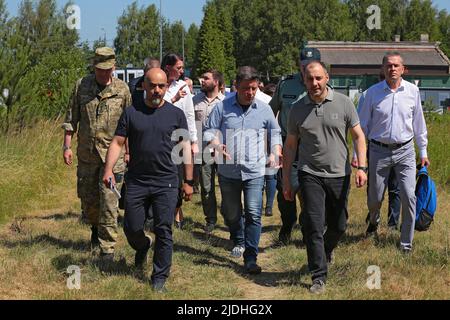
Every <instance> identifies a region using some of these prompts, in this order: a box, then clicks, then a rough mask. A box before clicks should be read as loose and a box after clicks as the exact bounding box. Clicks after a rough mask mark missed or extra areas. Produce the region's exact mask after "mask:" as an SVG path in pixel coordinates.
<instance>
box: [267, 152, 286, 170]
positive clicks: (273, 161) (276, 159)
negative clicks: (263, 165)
mask: <svg viewBox="0 0 450 320" xmlns="http://www.w3.org/2000/svg"><path fill="white" fill-rule="evenodd" d="M268 164H269V167H270V168H273V169H280V168H282V167H283V155H282V154H281V153H280V154H278V155H275V154H273V153H271V154H270V155H269V163H268Z"/></svg>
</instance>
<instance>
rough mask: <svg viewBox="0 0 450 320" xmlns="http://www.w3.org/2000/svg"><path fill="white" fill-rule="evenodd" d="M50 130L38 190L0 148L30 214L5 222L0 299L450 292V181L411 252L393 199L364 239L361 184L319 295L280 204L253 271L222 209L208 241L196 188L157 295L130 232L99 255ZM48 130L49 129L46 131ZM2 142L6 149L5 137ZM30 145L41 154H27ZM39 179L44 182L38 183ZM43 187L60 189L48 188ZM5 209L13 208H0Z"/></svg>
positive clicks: (21, 207) (0, 160)
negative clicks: (72, 269) (389, 217)
mask: <svg viewBox="0 0 450 320" xmlns="http://www.w3.org/2000/svg"><path fill="white" fill-rule="evenodd" d="M47 129H49V128H47ZM52 132H54V133H55V134H54V137H53V138H51V137H50V138H47V139H48V140H50V141H53V142H54V143H57V147H55V148H54V149H55V150H53V149H52V147H51V146H50V145H51V143H50V142H48V145H47V146H46V147H45V148H46V149H45V148H44V149H45V150H47V152H49V153H50V154H51V155H50V156H49V155H47V156H45V157H43V159H49V158H50V159H53V157H54V159H53V160H52V161H53V162H52V164H51V165H50V166H53V170H50V171H45V172H44V173H45V174H42V176H41V175H38V176H39V179H38V181H40V179H41V177H47V176H48V175H50V176H51V177H52V178H51V179H50V180H51V183H49V184H46V186H45V187H42V189H40V190H41V191H39V192H36V193H35V194H33V195H30V196H25V195H19V194H18V193H19V191H17V190H22V188H23V190H25V191H26V190H29V189H27V187H25V186H22V185H21V184H22V183H25V181H27V179H24V180H21V179H20V177H21V175H19V174H18V172H22V173H23V172H25V171H20V170H24V169H23V168H22V169H21V168H20V165H19V160H15V161H16V162H15V163H17V164H18V165H17V167H15V169H12V168H11V166H8V165H7V163H10V162H11V160H10V159H11V158H10V157H5V156H4V155H5V154H10V155H11V154H13V152H9V153H5V152H2V153H1V156H0V168H1V169H2V170H3V169H4V168H6V169H7V170H8V171H7V177H8V175H9V176H11V175H12V176H13V177H14V178H15V179H17V180H16V182H15V186H16V187H17V188H15V189H12V190H14V192H13V193H12V194H11V193H8V194H6V193H2V194H0V195H1V200H2V201H3V200H4V199H6V198H11V203H12V204H9V205H8V206H6V207H5V206H3V207H1V208H2V210H11V209H8V208H13V210H15V212H17V213H22V212H26V214H25V215H23V214H20V215H19V214H17V215H15V214H13V213H10V212H6V213H7V215H8V217H7V218H5V221H7V223H5V224H3V226H2V227H1V229H0V283H1V285H0V299H193V300H197V299H225V300H234V299H253V300H264V299H295V300H297V299H316V298H319V299H449V298H450V272H449V271H450V270H449V265H448V263H449V253H450V250H449V249H450V246H449V244H450V238H449V230H450V225H449V224H450V194H449V191H448V189H443V188H442V187H440V189H439V208H438V212H437V214H436V221H435V222H434V224H433V225H432V228H431V229H430V230H429V231H427V232H424V233H416V237H415V242H414V243H415V247H414V252H413V254H412V255H411V256H404V255H402V254H401V253H400V252H399V251H398V249H397V244H398V241H399V233H397V232H390V231H388V230H387V228H386V226H385V224H386V208H384V209H383V225H382V228H381V234H380V239H379V240H378V241H374V240H368V239H364V238H363V234H364V231H365V227H366V226H365V223H364V220H365V216H366V205H365V201H366V200H365V191H364V190H356V188H353V189H352V192H351V196H350V201H349V212H350V217H349V227H348V231H347V235H346V236H345V238H344V239H343V241H342V242H341V244H340V245H339V247H338V248H337V249H336V254H335V261H336V262H335V264H334V265H332V266H331V268H330V272H329V280H328V284H327V292H326V293H325V294H324V295H322V296H320V297H316V296H311V295H310V294H309V293H308V291H307V286H308V285H309V284H310V282H311V280H310V277H309V275H308V274H307V272H306V261H307V260H306V250H305V248H304V247H303V245H302V242H301V241H300V232H299V230H298V229H296V230H295V232H294V242H293V244H291V245H289V246H287V247H277V246H274V240H275V239H276V238H277V234H278V231H279V225H280V218H279V212H278V210H276V209H275V210H274V216H273V217H263V234H262V239H261V243H260V249H261V253H260V255H259V260H258V261H259V263H260V264H261V266H262V267H263V273H262V274H261V275H259V276H247V275H245V274H244V272H243V269H242V261H241V260H235V259H232V258H231V257H229V250H230V249H231V243H230V241H229V240H228V238H229V235H228V233H227V231H226V228H225V227H224V224H223V219H222V218H221V217H220V218H219V226H218V228H217V229H216V230H215V232H214V234H213V236H212V237H211V238H210V239H208V240H207V239H206V238H205V237H204V235H203V231H202V225H203V223H204V219H203V216H202V212H201V208H200V205H199V200H200V199H199V196H195V198H194V201H193V202H192V203H189V204H186V205H185V207H184V212H185V216H186V221H187V224H186V228H185V230H183V231H178V230H176V231H175V232H174V238H175V253H174V257H173V266H172V272H171V276H170V278H169V282H168V289H169V290H170V291H169V293H168V294H166V295H156V294H154V293H153V292H152V291H151V290H150V286H149V284H148V283H147V282H145V281H142V280H139V279H138V278H137V277H136V276H135V274H134V270H133V257H134V252H133V250H132V249H131V248H130V247H129V245H128V244H127V243H126V239H125V237H124V235H123V232H120V236H119V241H118V245H117V254H116V258H115V263H114V265H112V266H110V267H107V268H105V267H101V266H99V265H98V264H97V262H96V259H95V258H93V257H92V256H91V253H90V251H89V242H88V239H89V235H90V230H89V227H88V226H86V225H83V224H81V223H80V222H79V219H78V216H79V213H78V212H79V210H80V209H79V203H78V199H77V198H76V192H75V181H74V176H75V171H74V168H72V169H69V170H68V169H66V168H64V167H61V166H60V165H59V164H58V162H62V160H61V159H60V154H61V152H60V148H59V146H60V142H59V141H60V140H58V138H59V134H60V133H61V132H59V131H56V130H55V131H52ZM42 135H43V136H46V137H48V136H49V134H48V133H47V134H44V133H42ZM31 137H33V139H34V140H33V141H40V142H44V140H45V139H44V137H42V138H39V134H38V133H35V134H34V135H30V136H29V137H28V138H27V139H31ZM52 139H53V140H52ZM2 141H4V140H2ZM11 143H12V142H11V140H10V144H9V148H12V145H11ZM30 147H33V146H30V145H28V147H26V146H25V143H24V147H23V149H24V152H23V153H22V155H21V156H17V158H16V159H27V161H29V162H28V163H39V162H40V161H37V160H36V159H37V158H39V155H38V154H39V151H40V150H42V146H41V147H36V149H33V150H32V151H30V152H28V151H29V150H30V149H29V148H30ZM14 148H16V147H14ZM1 149H2V150H5V148H4V147H3V145H2V147H1ZM6 150H8V148H6ZM17 150H19V149H17ZM25 150H27V152H25ZM31 152H32V153H34V156H33V155H31V154H30V155H27V154H28V153H31ZM36 152H37V153H38V154H36ZM53 152H55V154H54V155H53V154H52V153H53ZM32 160H35V161H34V162H33V161H32ZM13 163H14V162H13ZM32 167H33V166H31V165H30V168H32ZM41 168H46V167H45V166H41ZM16 169H17V170H18V171H17V170H16ZM49 169H50V168H49ZM33 170H38V169H33ZM2 172H3V171H2ZM32 172H33V171H32ZM2 179H3V180H0V185H1V186H2V187H3V186H4V184H5V181H6V180H8V179H7V178H5V176H3V177H2ZM66 181H68V182H67V183H66ZM32 185H33V186H36V185H37V184H36V183H35V182H33V183H32ZM33 190H34V189H33ZM45 190H48V192H49V193H50V194H51V195H52V196H49V197H46V194H45ZM25 191H24V192H25ZM14 200H17V201H20V202H17V201H14ZM5 208H6V209H5ZM31 208H33V209H31ZM49 208H52V209H49ZM55 208H56V209H55ZM4 214H5V211H2V215H4ZM70 265H77V266H79V267H80V268H81V270H82V275H81V290H69V289H68V288H67V287H66V281H67V277H68V274H67V267H68V266H70ZM371 265H377V266H379V267H380V269H381V273H382V283H381V286H382V287H381V290H369V289H368V288H367V287H366V286H365V284H366V281H367V278H368V275H367V273H366V271H367V268H368V267H369V266H371ZM150 269H151V266H150ZM149 272H151V270H149Z"/></svg>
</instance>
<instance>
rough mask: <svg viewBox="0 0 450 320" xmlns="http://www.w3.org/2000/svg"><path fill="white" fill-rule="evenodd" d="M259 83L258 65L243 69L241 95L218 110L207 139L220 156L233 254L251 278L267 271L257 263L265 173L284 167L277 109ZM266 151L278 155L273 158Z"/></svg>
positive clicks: (208, 127) (208, 125)
mask: <svg viewBox="0 0 450 320" xmlns="http://www.w3.org/2000/svg"><path fill="white" fill-rule="evenodd" d="M258 84H259V77H258V73H257V71H256V70H255V69H254V68H253V67H241V68H239V70H238V74H237V77H236V87H237V94H236V95H235V96H234V97H229V98H227V99H225V100H224V101H222V102H219V103H218V104H217V105H216V106H215V107H214V109H213V110H212V111H211V113H210V115H209V118H208V120H207V122H206V125H205V130H206V131H205V134H204V140H205V141H207V142H211V146H212V147H214V149H215V150H216V154H217V155H218V158H217V159H216V161H217V162H218V174H219V185H220V191H221V195H222V210H221V213H222V215H223V217H224V220H225V224H226V225H227V226H228V228H229V230H230V238H231V240H232V241H233V244H234V248H233V250H232V251H231V255H232V256H233V257H236V258H240V257H241V256H242V254H243V256H244V266H245V271H246V272H247V273H249V274H259V273H261V267H260V266H258V265H257V263H256V260H257V255H258V245H259V240H260V236H261V215H262V202H263V201H262V194H263V187H264V175H265V174H266V171H269V169H268V168H266V166H268V167H271V168H275V169H276V168H278V167H279V163H280V160H281V145H282V142H281V135H280V132H281V130H280V127H279V126H278V123H277V121H276V119H275V116H274V115H273V112H272V109H271V108H270V107H269V105H268V104H266V103H264V102H263V101H261V100H258V99H255V95H256V92H257V90H258ZM266 132H267V136H268V137H270V139H268V140H269V141H270V142H271V147H270V149H269V147H268V146H266V142H265V137H266ZM266 149H269V150H271V151H272V153H271V154H270V156H269V158H268V159H267V157H266ZM275 173H276V171H275ZM271 174H274V173H271ZM242 193H244V210H243V209H242V201H241V196H242ZM243 215H244V217H245V218H244V217H243Z"/></svg>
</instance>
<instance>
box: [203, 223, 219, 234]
mask: <svg viewBox="0 0 450 320" xmlns="http://www.w3.org/2000/svg"><path fill="white" fill-rule="evenodd" d="M215 226H216V225H215V224H214V223H209V222H208V223H207V224H206V226H205V229H204V230H205V233H206V234H208V235H210V234H211V233H212V232H213V230H214V228H215Z"/></svg>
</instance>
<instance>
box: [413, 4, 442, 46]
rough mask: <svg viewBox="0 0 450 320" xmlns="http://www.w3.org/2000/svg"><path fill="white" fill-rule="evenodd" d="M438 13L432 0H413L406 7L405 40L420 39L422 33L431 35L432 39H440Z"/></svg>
mask: <svg viewBox="0 0 450 320" xmlns="http://www.w3.org/2000/svg"><path fill="white" fill-rule="evenodd" d="M437 14H438V12H437V9H436V8H434V7H433V4H432V2H431V1H430V0H411V3H410V5H409V6H408V8H407V9H406V29H405V30H406V32H405V40H410V41H418V40H420V35H421V34H425V33H426V34H428V35H429V36H430V40H438V38H439V35H440V34H439V26H438V23H437Z"/></svg>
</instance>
